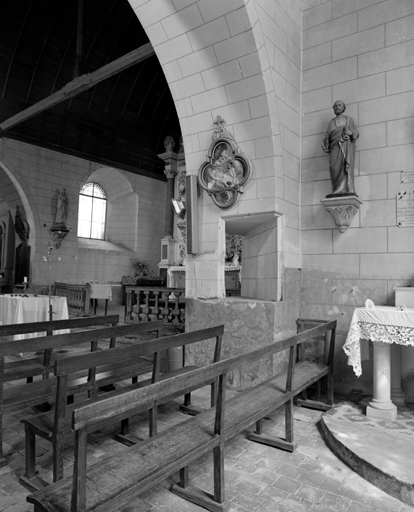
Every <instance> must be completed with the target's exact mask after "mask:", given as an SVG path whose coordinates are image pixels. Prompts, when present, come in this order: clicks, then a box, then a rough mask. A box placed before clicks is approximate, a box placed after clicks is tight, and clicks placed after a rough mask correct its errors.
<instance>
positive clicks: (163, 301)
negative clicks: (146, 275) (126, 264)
mask: <svg viewBox="0 0 414 512" xmlns="http://www.w3.org/2000/svg"><path fill="white" fill-rule="evenodd" d="M134 314H135V315H134ZM151 320H164V324H165V325H173V326H184V323H185V290H184V289H183V288H149V287H145V286H126V288H125V322H131V321H136V322H149V321H151Z"/></svg>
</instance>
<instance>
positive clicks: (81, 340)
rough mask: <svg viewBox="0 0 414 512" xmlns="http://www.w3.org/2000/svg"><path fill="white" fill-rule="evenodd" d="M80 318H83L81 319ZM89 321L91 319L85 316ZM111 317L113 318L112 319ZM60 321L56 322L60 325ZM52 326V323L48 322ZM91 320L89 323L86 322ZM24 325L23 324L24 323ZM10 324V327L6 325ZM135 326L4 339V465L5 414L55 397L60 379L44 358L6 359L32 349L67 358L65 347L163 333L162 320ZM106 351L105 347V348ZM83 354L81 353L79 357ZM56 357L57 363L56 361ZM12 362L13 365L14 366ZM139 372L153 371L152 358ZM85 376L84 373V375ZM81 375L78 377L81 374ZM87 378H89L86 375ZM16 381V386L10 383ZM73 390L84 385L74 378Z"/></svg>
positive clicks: (0, 388) (0, 354) (0, 384)
mask: <svg viewBox="0 0 414 512" xmlns="http://www.w3.org/2000/svg"><path fill="white" fill-rule="evenodd" d="M101 318H105V319H106V321H108V319H111V320H112V321H117V320H118V316H117V315H116V316H114V317H112V316H111V317H108V316H107V317H101ZM79 320H80V319H79ZM79 320H77V321H76V320H75V321H74V320H65V321H61V322H65V323H66V324H65V325H69V326H72V327H73V326H74V325H76V326H77V327H79V325H83V326H84V325H85V322H79ZM82 320H85V321H86V320H88V319H82ZM111 320H110V321H111ZM56 322H60V321H53V322H52V323H53V324H54V325H56ZM46 323H47V324H48V325H49V323H48V322H46ZM86 323H87V322H86ZM22 325H23V324H22ZM61 326H62V324H61V323H60V324H59V327H61ZM5 327H6V326H5ZM131 327H132V326H117V327H116V326H112V327H106V328H103V329H102V328H101V329H93V330H87V331H78V332H72V333H67V334H56V335H54V336H41V337H38V338H29V339H23V340H10V341H2V342H1V343H0V466H3V465H5V464H6V459H5V457H4V455H3V451H2V437H3V428H2V427H3V416H4V413H5V412H7V411H11V410H17V409H24V408H26V407H29V406H38V405H40V404H44V403H47V402H49V401H52V400H54V399H55V395H56V389H57V379H56V378H55V377H54V376H53V374H52V375H51V374H50V372H49V366H48V365H46V366H43V365H44V359H43V360H42V358H39V359H38V360H37V359H36V356H35V357H34V358H31V359H30V361H31V363H30V364H31V365H32V366H31V367H25V368H18V367H16V366H15V365H14V363H15V362H12V363H8V362H7V363H5V358H6V357H10V356H13V355H14V354H16V352H18V353H32V352H35V353H37V352H45V353H49V354H50V352H52V351H53V353H55V354H56V358H55V359H56V360H64V359H65V358H66V357H67V356H68V354H66V353H64V354H61V353H60V352H61V351H62V350H65V351H66V350H72V349H76V350H79V347H80V349H81V351H82V352H84V350H85V345H86V346H89V345H90V347H91V348H90V350H91V351H92V352H95V351H97V350H98V342H99V340H104V339H109V340H110V341H109V347H114V346H115V340H116V337H117V336H127V335H130V334H132V335H134V334H136V333H137V334H140V333H142V334H143V333H146V332H148V331H150V332H153V331H155V332H156V333H157V335H159V333H160V332H161V329H162V322H161V321H159V322H150V323H148V324H145V323H143V324H140V325H139V326H136V327H137V328H135V329H133V328H131ZM102 352H104V350H102ZM78 357H80V356H78ZM56 360H55V363H56ZM10 365H11V366H10ZM140 365H141V366H140V368H139V371H140V373H141V374H143V373H146V372H147V371H149V370H151V368H152V365H151V363H150V362H148V361H141V362H140ZM36 373H38V377H39V376H40V377H42V379H41V380H34V381H33V380H32V379H29V382H27V381H26V380H25V378H26V377H27V376H29V375H30V376H33V375H36ZM81 376H82V375H81ZM81 376H77V377H81ZM82 378H83V379H85V377H84V376H83V377H82ZM110 380H111V379H110V378H107V379H106V380H105V381H101V382H102V384H101V385H102V386H104V385H107V384H111V382H110ZM10 384H13V385H10ZM69 389H70V391H71V393H70V396H72V395H75V394H78V393H81V392H82V391H83V384H82V381H81V383H79V382H78V380H76V379H74V381H73V383H71V384H70V387H69Z"/></svg>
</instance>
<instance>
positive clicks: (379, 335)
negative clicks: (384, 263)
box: [343, 306, 414, 420]
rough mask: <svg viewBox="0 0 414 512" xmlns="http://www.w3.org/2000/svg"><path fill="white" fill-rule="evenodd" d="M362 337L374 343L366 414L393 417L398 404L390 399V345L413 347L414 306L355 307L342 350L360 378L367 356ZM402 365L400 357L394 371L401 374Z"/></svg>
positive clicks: (395, 414) (383, 417)
mask: <svg viewBox="0 0 414 512" xmlns="http://www.w3.org/2000/svg"><path fill="white" fill-rule="evenodd" d="M363 340H371V341H372V342H373V346H374V383H373V399H372V401H371V402H370V403H369V405H368V407H367V416H370V417H374V418H382V419H388V420H393V419H395V418H396V416H397V407H396V405H395V404H394V403H393V402H392V400H391V346H393V345H396V346H401V345H405V346H414V308H405V309H404V310H403V309H402V308H398V307H391V306H376V307H372V308H367V307H365V308H356V309H355V311H354V314H353V316H352V320H351V326H350V329H349V332H348V336H347V338H346V341H345V344H344V345H343V350H344V351H345V353H346V354H347V356H348V364H349V365H351V366H352V367H353V369H354V372H355V375H357V376H358V377H359V376H360V375H361V374H362V366H361V360H362V359H364V358H366V346H365V347H364V342H363ZM361 341H362V343H361ZM364 349H365V350H364ZM364 352H365V354H364ZM399 364H400V361H399V360H398V358H397V360H396V364H395V365H394V370H395V371H396V372H397V373H398V374H399V372H400V368H399ZM400 380H401V379H400Z"/></svg>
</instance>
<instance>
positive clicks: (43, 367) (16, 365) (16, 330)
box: [0, 315, 119, 381]
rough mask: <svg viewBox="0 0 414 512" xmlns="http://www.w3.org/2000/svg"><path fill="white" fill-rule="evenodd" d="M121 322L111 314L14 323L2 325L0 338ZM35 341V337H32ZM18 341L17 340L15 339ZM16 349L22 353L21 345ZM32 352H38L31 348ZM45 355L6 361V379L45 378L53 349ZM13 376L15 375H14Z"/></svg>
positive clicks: (17, 352) (116, 316)
mask: <svg viewBox="0 0 414 512" xmlns="http://www.w3.org/2000/svg"><path fill="white" fill-rule="evenodd" d="M118 322H119V315H110V316H107V317H102V316H90V317H85V318H71V319H66V320H52V321H51V322H28V323H24V324H13V325H0V338H2V337H7V336H12V337H15V336H20V335H26V334H36V335H39V333H40V334H42V333H46V334H47V336H51V335H52V334H53V333H54V332H56V331H62V330H67V329H70V330H72V329H81V330H82V329H85V328H87V327H98V326H100V325H112V326H115V325H117V324H118ZM30 339H31V340H32V342H33V343H34V345H33V347H34V348H35V343H36V342H35V341H34V339H33V338H30ZM4 341H5V340H0V355H1V354H3V352H2V344H3V343H4ZM14 342H15V343H16V342H17V340H14ZM14 346H15V347H16V351H15V352H14V354H20V353H21V351H20V350H19V345H18V344H17V343H16V344H15V345H14ZM30 352H36V348H35V350H33V349H31V350H30ZM43 352H44V353H43V357H39V356H38V355H35V356H34V357H31V358H25V359H19V360H17V361H8V362H6V363H5V378H6V380H16V379H17V378H18V377H20V378H26V379H28V381H31V380H33V377H35V376H36V375H42V376H44V377H45V378H47V376H48V375H49V373H50V363H51V361H52V359H51V356H52V350H51V349H45V350H44V351H43ZM56 357H59V355H58V354H56V353H55V354H54V355H53V358H56ZM12 376H13V377H12Z"/></svg>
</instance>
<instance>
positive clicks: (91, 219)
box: [78, 183, 107, 240]
mask: <svg viewBox="0 0 414 512" xmlns="http://www.w3.org/2000/svg"><path fill="white" fill-rule="evenodd" d="M106 202H107V199H106V194H105V191H104V190H103V188H102V187H101V186H100V185H98V184H97V183H86V184H85V185H84V186H83V187H82V189H81V191H80V193H79V214H78V236H79V237H82V238H96V239H98V240H104V239H105V222H106Z"/></svg>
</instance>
